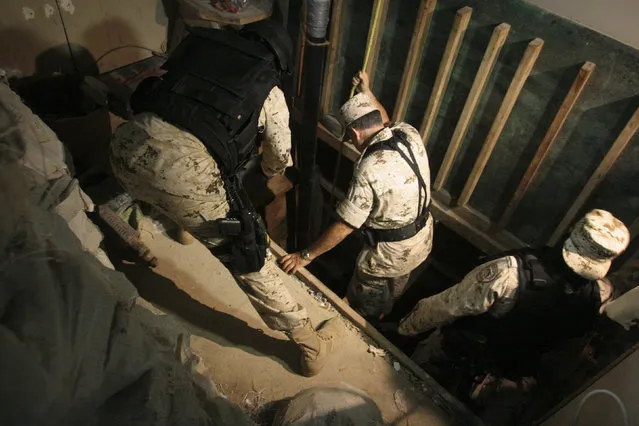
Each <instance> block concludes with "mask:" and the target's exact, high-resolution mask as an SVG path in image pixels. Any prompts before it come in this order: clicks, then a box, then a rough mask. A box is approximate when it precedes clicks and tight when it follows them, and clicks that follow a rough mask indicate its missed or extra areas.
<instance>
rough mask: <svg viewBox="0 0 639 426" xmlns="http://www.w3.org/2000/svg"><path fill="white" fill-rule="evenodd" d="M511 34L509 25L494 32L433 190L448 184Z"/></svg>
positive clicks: (504, 25) (499, 27)
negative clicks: (453, 166)
mask: <svg viewBox="0 0 639 426" xmlns="http://www.w3.org/2000/svg"><path fill="white" fill-rule="evenodd" d="M509 32H510V25H508V24H507V23H502V24H499V25H497V26H496V27H495V29H494V30H493V35H492V36H491V37H490V41H489V42H488V46H487V47H486V51H485V52H484V57H483V58H482V60H481V64H479V68H478V69H477V74H475V80H474V81H473V85H472V87H471V88H470V92H469V93H468V97H467V98H466V103H465V104H464V109H463V110H462V113H461V115H460V116H459V121H458V122H457V125H456V126H455V132H454V133H453V137H452V138H451V140H450V144H449V145H448V149H447V150H446V155H445V156H444V160H443V161H442V165H441V167H440V168H439V172H438V173H437V178H436V179H435V183H434V184H433V189H434V190H435V191H438V190H440V189H442V188H443V186H444V184H445V183H446V179H448V175H449V174H450V170H451V168H452V165H453V162H454V161H455V157H456V156H457V151H459V147H460V146H461V143H462V141H463V140H464V138H465V137H466V132H468V127H469V125H470V121H471V119H472V118H473V115H474V114H475V110H476V109H477V105H478V104H479V99H480V98H481V95H482V92H483V91H484V88H485V87H486V82H487V81H488V77H490V74H491V73H492V71H493V68H494V67H495V62H497V58H498V57H499V53H500V52H501V49H502V47H503V46H504V43H505V42H506V38H507V37H508V33H509Z"/></svg>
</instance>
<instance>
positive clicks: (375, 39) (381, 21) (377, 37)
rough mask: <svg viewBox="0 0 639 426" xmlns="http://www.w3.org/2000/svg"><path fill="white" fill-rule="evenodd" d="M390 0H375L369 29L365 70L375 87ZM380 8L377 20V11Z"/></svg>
mask: <svg viewBox="0 0 639 426" xmlns="http://www.w3.org/2000/svg"><path fill="white" fill-rule="evenodd" d="M388 3H389V0H375V4H374V5H373V14H372V15H371V23H370V26H369V30H368V43H367V47H366V49H367V56H368V58H367V59H368V60H367V61H364V62H365V64H364V71H366V72H367V73H368V78H369V79H370V85H371V87H373V82H374V81H375V70H376V69H377V58H378V57H379V48H380V47H381V45H382V35H383V34H384V26H385V24H386V15H387V12H388ZM377 8H379V12H378V15H377V22H374V21H375V19H376V14H375V11H376V10H377Z"/></svg>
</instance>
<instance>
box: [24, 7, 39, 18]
mask: <svg viewBox="0 0 639 426" xmlns="http://www.w3.org/2000/svg"><path fill="white" fill-rule="evenodd" d="M22 16H24V20H25V21H30V20H32V19H35V16H36V15H35V10H33V9H31V8H30V7H26V6H22Z"/></svg>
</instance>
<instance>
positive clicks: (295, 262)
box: [280, 253, 311, 274]
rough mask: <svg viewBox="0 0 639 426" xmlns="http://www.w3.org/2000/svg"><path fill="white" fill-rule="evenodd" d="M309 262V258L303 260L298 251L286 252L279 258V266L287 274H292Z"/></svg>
mask: <svg viewBox="0 0 639 426" xmlns="http://www.w3.org/2000/svg"><path fill="white" fill-rule="evenodd" d="M310 263H311V261H310V260H304V259H303V258H302V255H301V254H299V253H291V254H287V255H286V256H284V257H283V258H281V259H280V267H281V268H282V270H283V271H284V272H286V273H287V274H294V273H296V272H297V271H299V270H300V269H302V268H304V267H306V266H307V265H308V264H310Z"/></svg>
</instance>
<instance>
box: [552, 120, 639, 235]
mask: <svg viewBox="0 0 639 426" xmlns="http://www.w3.org/2000/svg"><path fill="white" fill-rule="evenodd" d="M638 128H639V108H637V110H636V111H635V113H634V114H633V115H632V118H630V120H629V121H628V124H626V127H624V129H623V130H622V131H621V133H620V134H619V137H617V140H615V142H614V143H613V144H612V147H611V148H610V150H609V151H608V153H607V154H606V156H605V157H604V159H603V160H602V161H601V163H600V164H599V167H597V170H595V172H594V173H593V174H592V176H591V177H590V179H589V180H588V182H587V183H586V185H585V186H584V188H583V189H582V190H581V192H580V193H579V195H578V196H577V199H576V200H575V201H574V203H572V206H571V207H570V209H569V210H568V212H567V213H566V215H565V216H564V218H563V219H562V220H561V222H560V223H559V225H557V228H556V229H555V232H554V233H553V234H552V236H551V237H550V240H548V245H550V246H554V245H555V244H557V242H558V241H559V239H560V238H561V237H562V236H563V235H564V233H565V232H566V229H568V226H569V225H570V224H571V223H572V221H573V220H574V218H575V216H577V214H578V213H579V211H580V210H581V208H582V207H583V206H584V204H585V203H586V201H588V198H589V197H590V195H591V194H592V193H593V192H594V190H595V189H597V187H598V186H599V184H600V183H601V182H602V181H603V180H604V179H605V177H606V175H607V174H608V172H609V171H610V169H611V168H612V166H613V165H614V163H615V161H617V158H619V156H620V155H621V153H622V152H623V150H624V149H626V147H627V146H628V142H630V140H631V139H632V137H633V136H634V134H635V133H636V132H637V129H638Z"/></svg>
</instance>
